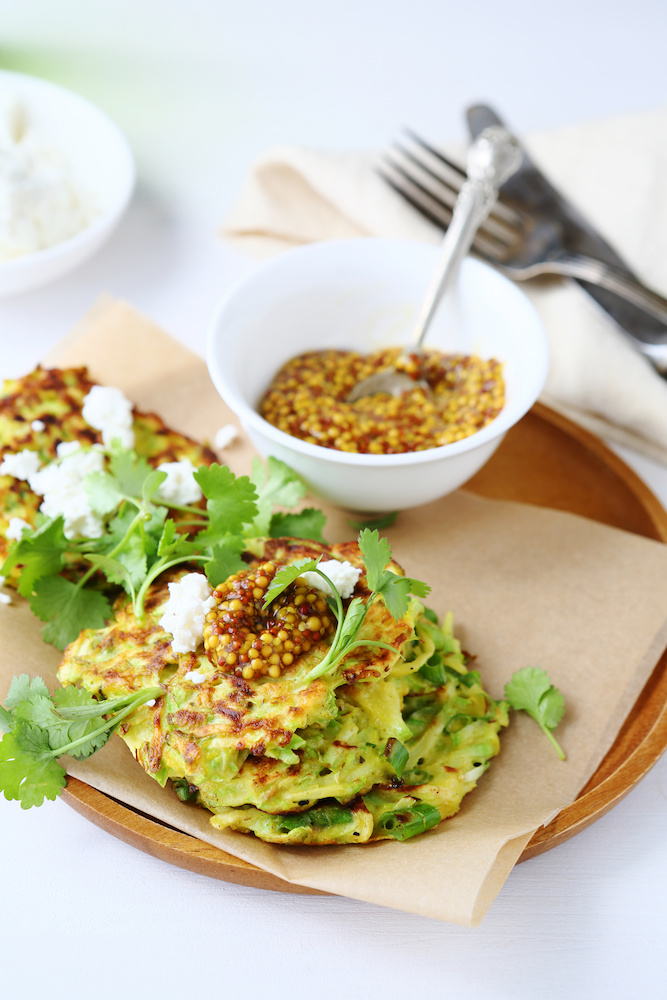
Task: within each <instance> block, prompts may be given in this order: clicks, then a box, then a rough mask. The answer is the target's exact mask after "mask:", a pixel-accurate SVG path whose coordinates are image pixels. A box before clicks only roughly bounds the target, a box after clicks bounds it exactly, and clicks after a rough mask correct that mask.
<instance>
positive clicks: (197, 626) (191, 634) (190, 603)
mask: <svg viewBox="0 0 667 1000" xmlns="http://www.w3.org/2000/svg"><path fill="white" fill-rule="evenodd" d="M214 604H215V598H213V597H212V596H211V587H210V585H209V582H208V580H207V579H206V577H205V576H204V574H203V573H188V574H187V575H186V576H184V577H183V578H182V579H181V580H178V581H177V582H176V583H170V584H169V600H168V601H167V603H166V605H165V608H164V612H163V614H162V617H161V618H160V625H161V626H162V628H163V629H164V630H165V632H169V633H170V634H171V635H172V636H173V639H172V642H171V648H172V649H173V651H174V653H194V651H195V649H196V648H197V646H198V645H199V643H200V642H201V640H202V638H203V636H204V622H205V620H206V615H207V613H208V612H209V611H210V610H211V608H212V607H213V606H214Z"/></svg>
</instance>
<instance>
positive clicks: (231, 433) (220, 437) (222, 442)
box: [213, 424, 241, 451]
mask: <svg viewBox="0 0 667 1000" xmlns="http://www.w3.org/2000/svg"><path fill="white" fill-rule="evenodd" d="M240 436H241V435H240V434H239V432H238V428H237V427H235V426H234V424H224V425H223V426H222V427H221V428H220V429H219V430H218V431H216V434H215V437H214V438H213V444H214V446H215V448H216V449H217V450H218V451H222V449H223V448H229V446H230V445H231V444H235V443H236V442H237V441H238V440H239V438H240Z"/></svg>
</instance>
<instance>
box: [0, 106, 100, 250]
mask: <svg viewBox="0 0 667 1000" xmlns="http://www.w3.org/2000/svg"><path fill="white" fill-rule="evenodd" d="M94 214H95V211H94V206H93V203H92V199H91V198H90V196H89V195H88V194H87V193H86V192H85V191H83V190H81V188H80V186H79V185H78V183H77V181H76V178H75V176H74V172H73V170H72V167H71V165H70V164H69V162H68V161H67V158H66V156H65V155H64V153H63V152H62V151H61V150H60V149H58V147H57V146H55V145H53V143H52V142H51V141H50V140H49V138H48V136H46V135H44V134H43V133H42V132H41V131H40V130H39V129H38V128H36V127H34V126H33V125H31V122H30V115H29V111H28V109H27V108H26V107H25V106H24V105H23V104H22V102H20V101H18V100H16V99H15V98H13V97H12V96H11V94H7V93H3V92H0V262H2V261H7V260H13V259H14V258H16V257H23V256H26V255H27V254H31V253H35V252H37V251H39V250H45V249H46V248H47V247H51V246H55V245H56V244H57V243H62V242H63V241H64V240H67V239H69V238H70V237H71V236H75V235H76V234H77V233H79V232H81V231H82V230H83V229H85V228H86V227H87V226H88V225H89V224H90V222H91V220H92V218H93V216H94Z"/></svg>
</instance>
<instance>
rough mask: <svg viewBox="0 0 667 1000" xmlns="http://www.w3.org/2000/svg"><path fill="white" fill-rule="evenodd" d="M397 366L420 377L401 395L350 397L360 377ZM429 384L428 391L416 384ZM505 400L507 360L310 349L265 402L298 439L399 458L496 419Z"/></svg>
mask: <svg viewBox="0 0 667 1000" xmlns="http://www.w3.org/2000/svg"><path fill="white" fill-rule="evenodd" d="M391 366H395V367H396V369H397V370H399V371H404V372H406V373H407V374H408V375H410V376H412V377H413V378H414V379H415V387H414V389H411V390H408V391H407V392H404V393H402V394H401V395H400V396H389V395H387V394H386V393H376V394H375V395H373V396H366V397H365V398H363V399H359V400H357V401H356V402H354V403H348V402H347V401H346V400H347V396H348V394H349V393H350V391H351V390H352V388H353V387H354V386H355V385H356V384H357V383H358V382H360V381H361V380H362V379H365V378H367V377H368V376H369V375H374V374H376V373H377V372H381V371H384V370H386V369H387V368H390V367H391ZM418 379H423V380H424V381H425V382H427V383H428V386H429V390H428V391H427V390H425V389H424V388H422V387H421V386H420V385H418V384H417V380H418ZM504 401H505V385H504V381H503V376H502V364H501V363H500V362H499V361H496V360H494V359H489V360H484V359H482V358H479V357H477V356H476V355H464V354H441V353H440V352H438V351H433V350H430V351H427V352H424V354H422V355H421V356H420V357H419V358H417V356H415V355H412V356H407V357H406V356H405V355H404V354H403V351H402V349H401V348H392V349H388V350H383V351H376V352H375V353H373V354H365V355H364V354H357V353H356V352H353V351H333V350H328V351H311V352H309V353H307V354H300V355H299V356H298V357H296V358H293V359H292V360H291V361H288V362H287V364H285V365H284V366H283V367H282V368H281V369H280V371H279V372H278V373H277V375H276V376H275V378H274V379H273V381H272V382H271V384H270V386H269V388H268V390H267V392H266V394H265V396H264V397H263V399H262V401H261V404H260V413H261V415H262V416H263V417H264V419H265V420H268V422H269V423H270V424H273V425H274V426H275V427H278V428H279V429H280V430H282V431H285V432H286V433H287V434H291V435H292V436H293V437H297V438H300V439H301V440H302V441H308V442H310V444H319V445H321V446H322V447H324V448H333V449H335V450H337V451H348V452H358V453H361V454H370V455H395V454H400V453H403V452H408V451H424V450H425V449H427V448H437V447H439V446H440V445H444V444H450V443H451V442H452V441H460V440H461V439H462V438H466V437H469V436H470V435H471V434H474V433H475V432H476V431H478V430H480V429H481V428H482V427H484V426H486V424H488V423H490V422H491V421H492V420H493V419H494V418H495V417H496V416H497V415H498V414H499V413H500V411H501V409H502V408H503V405H504Z"/></svg>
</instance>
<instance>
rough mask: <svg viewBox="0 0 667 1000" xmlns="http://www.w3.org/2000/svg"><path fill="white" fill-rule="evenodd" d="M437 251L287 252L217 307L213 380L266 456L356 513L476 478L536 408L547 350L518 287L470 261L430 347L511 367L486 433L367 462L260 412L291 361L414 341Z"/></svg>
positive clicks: (410, 502)
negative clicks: (298, 434)
mask: <svg viewBox="0 0 667 1000" xmlns="http://www.w3.org/2000/svg"><path fill="white" fill-rule="evenodd" d="M438 253H439V249H438V248H437V247H433V246H427V245H424V244H421V243H410V242H407V241H398V240H380V239H355V240H331V241H327V242H323V243H315V244H311V245H309V246H306V247H301V248H299V249H296V250H292V251H289V252H287V253H285V254H283V255H282V256H279V257H275V258H273V259H272V260H270V261H268V262H266V263H264V264H262V265H260V266H259V267H257V268H256V269H255V270H253V271H251V272H250V273H249V274H248V275H247V276H246V277H245V278H243V279H242V280H241V281H240V282H239V283H238V284H237V285H236V287H235V288H233V289H232V290H231V291H230V292H229V293H228V295H227V296H226V297H225V298H224V300H223V301H222V303H221V304H220V306H219V308H218V310H217V313H216V315H215V318H214V320H213V323H212V326H211V329H210V333H209V344H208V365H209V371H210V373H211V377H212V379H213V381H214V383H215V385H216V388H217V389H218V391H219V393H220V395H221V396H222V397H223V399H224V400H225V402H226V403H227V404H228V405H229V406H230V407H231V409H232V410H234V412H235V413H236V414H237V416H238V417H239V418H240V420H241V423H242V424H243V427H244V428H245V430H246V431H247V433H248V435H249V437H250V439H251V440H252V442H253V444H254V445H255V447H256V448H257V450H258V451H259V452H260V453H261V454H263V455H265V456H267V455H273V456H275V457H276V458H280V459H282V460H283V461H284V462H287V464H288V465H290V466H292V468H294V469H296V470H297V472H299V473H300V474H301V476H303V478H304V479H305V480H306V482H307V483H308V484H309V486H310V487H311V489H312V490H313V491H314V492H316V493H318V494H319V495H320V496H322V497H324V498H326V499H328V500H330V501H332V502H334V503H336V504H339V505H340V506H343V507H346V508H348V509H351V510H358V511H374V512H381V511H391V510H400V509H403V508H406V507H415V506H417V505H419V504H423V503H427V502H429V501H431V500H435V499H436V498H438V497H441V496H444V495H445V494H446V493H450V492H451V491H452V490H455V489H456V488H457V487H458V486H461V485H462V483H465V482H466V480H467V479H469V478H470V477H471V476H473V475H474V474H475V473H476V472H477V471H478V470H479V469H480V468H481V466H482V465H483V464H484V463H485V462H486V461H487V459H488V458H490V456H491V455H492V454H493V452H494V451H495V449H496V448H497V447H498V445H499V444H500V442H501V440H502V438H503V436H504V434H505V432H506V431H507V430H509V428H510V427H512V425H513V424H515V423H516V422H517V420H519V419H520V417H522V416H523V414H524V413H526V411H527V410H529V409H530V407H531V406H532V405H533V403H534V402H535V400H536V399H537V397H538V395H539V392H540V390H541V388H542V386H543V384H544V380H545V378H546V374H547V367H548V344H547V337H546V333H545V330H544V327H543V326H542V323H541V321H540V319H539V317H538V315H537V313H536V312H535V310H534V309H533V307H532V305H531V304H530V302H529V301H528V299H527V298H526V297H525V295H524V294H523V293H522V292H521V291H519V289H518V288H516V287H515V286H514V285H513V284H512V283H511V282H509V281H508V280H507V279H506V278H503V277H502V276H501V275H499V274H498V273H497V272H496V271H494V270H492V269H491V268H490V267H487V266H486V265H485V264H481V263H479V262H478V261H476V260H472V259H470V258H467V259H466V260H465V261H464V262H463V266H462V268H461V270H460V272H459V275H458V278H457V281H456V284H455V287H453V288H452V289H451V290H450V291H449V292H448V293H447V295H446V296H445V297H444V298H443V300H442V302H441V304H440V307H439V309H438V312H437V314H436V316H435V318H434V320H433V323H432V325H431V327H430V328H429V333H428V337H427V343H428V344H430V345H431V346H433V347H437V348H439V349H440V350H442V351H445V352H464V353H467V354H469V353H478V354H479V355H480V356H482V357H495V358H498V359H499V360H501V361H502V362H503V364H504V377H505V384H506V402H505V406H504V408H503V410H502V411H501V413H500V414H499V416H498V417H496V419H495V420H493V421H492V422H491V423H490V424H487V426H486V427H483V428H482V429H481V430H480V431H478V432H477V433H475V434H473V435H471V436H470V437H468V438H465V439H464V440H462V441H456V442H454V443H453V444H448V445H444V446H442V447H439V448H431V449H428V450H426V451H417V452H410V453H406V454H401V455H359V454H350V453H347V452H341V451H334V450H333V449H330V448H322V447H320V446H319V445H314V444H308V443H307V442H305V441H300V440H299V439H297V438H294V437H292V436H291V435H289V434H285V433H284V432H283V431H280V430H278V429H277V428H276V427H273V426H272V425H271V424H269V423H267V421H266V420H264V419H263V418H262V417H261V416H260V415H259V413H258V412H257V409H256V408H257V405H258V403H259V401H260V399H261V397H262V395H263V393H264V391H265V390H266V388H267V386H268V384H269V382H270V380H271V378H272V377H273V375H274V374H275V373H276V371H277V370H278V369H279V368H280V366H281V365H282V364H284V362H285V361H287V360H288V359H289V358H292V357H294V356H295V355H297V354H301V353H302V352H304V351H308V350H318V349H321V348H329V347H333V348H337V349H354V350H358V351H362V352H367V351H373V350H377V349H379V348H382V347H386V346H392V345H399V344H407V343H409V342H410V339H411V333H412V329H413V326H414V323H415V320H416V315H417V311H418V308H419V305H420V303H421V299H422V297H423V295H424V290H425V288H426V286H427V284H428V281H429V278H430V276H431V274H432V272H433V270H434V267H435V264H436V260H437V257H438Z"/></svg>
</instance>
